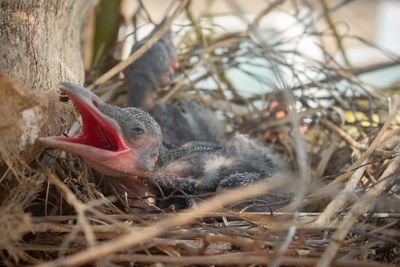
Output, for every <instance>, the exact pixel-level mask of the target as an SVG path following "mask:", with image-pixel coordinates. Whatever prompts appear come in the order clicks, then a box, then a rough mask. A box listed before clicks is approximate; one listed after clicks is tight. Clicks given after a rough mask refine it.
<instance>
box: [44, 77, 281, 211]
mask: <svg viewBox="0 0 400 267" xmlns="http://www.w3.org/2000/svg"><path fill="white" fill-rule="evenodd" d="M60 88H61V91H63V92H64V93H66V94H67V95H68V96H69V98H70V99H71V100H72V102H73V103H74V104H75V106H76V108H77V109H78V110H79V112H80V114H81V116H82V121H83V126H82V132H81V133H80V134H78V135H76V136H73V137H64V136H58V137H57V136H51V137H44V138H40V140H41V142H42V143H44V144H45V145H47V146H48V147H52V148H57V149H61V150H64V151H67V152H70V153H73V154H76V155H79V156H81V157H82V158H83V159H84V160H85V161H86V162H87V163H88V164H89V165H90V166H91V167H93V168H94V169H95V170H96V171H98V172H100V173H102V174H105V175H107V176H111V177H115V178H114V179H110V180H109V181H112V182H111V188H112V191H113V192H114V193H115V194H116V195H117V196H120V197H121V201H124V204H125V205H126V206H127V207H129V209H131V211H132V212H147V211H150V210H152V209H153V208H154V207H157V206H158V207H165V206H166V205H169V204H171V203H172V204H174V205H175V207H177V208H184V207H187V206H188V205H190V203H192V202H191V200H193V199H194V198H196V197H197V196H199V198H201V197H200V196H202V195H205V194H210V193H215V192H219V191H222V190H226V189H229V188H234V187H238V186H245V185H248V184H251V183H254V182H257V181H260V180H263V179H267V178H268V177H270V176H272V175H273V174H275V173H277V172H280V171H282V170H285V169H286V166H285V165H284V164H283V163H282V160H279V159H278V158H277V157H276V156H274V155H273V154H272V153H271V151H270V150H269V149H268V148H266V147H264V146H261V145H258V144H256V143H255V142H253V141H252V140H250V139H248V138H247V137H246V136H244V135H237V136H235V137H233V138H232V139H231V140H229V141H228V142H222V143H221V142H219V143H210V142H204V141H193V142H188V143H185V144H183V145H182V146H180V147H178V148H174V149H168V148H167V147H166V146H165V145H163V143H162V133H161V128H160V126H159V124H158V123H157V122H156V121H155V120H154V119H153V117H152V116H151V115H150V114H149V113H147V112H145V111H142V110H140V109H137V108H134V107H127V108H120V107H117V106H113V105H110V104H106V103H104V102H103V101H102V100H101V99H100V98H99V97H97V96H96V95H95V94H93V93H92V92H90V91H89V90H87V89H86V88H84V87H81V86H79V85H75V84H72V83H62V84H61V85H60ZM181 131H185V129H181ZM174 192H179V193H180V195H179V196H177V195H175V198H168V199H167V200H163V199H164V197H166V196H168V195H170V194H173V193H174ZM122 196H124V197H122ZM185 198H186V199H185ZM182 199H184V200H183V201H182ZM188 200H189V201H188ZM262 200H263V202H264V203H266V205H267V206H268V209H266V210H270V209H273V210H274V209H277V208H280V207H282V206H284V205H285V204H287V202H288V198H287V197H284V196H273V195H268V196H264V197H263V198H262Z"/></svg>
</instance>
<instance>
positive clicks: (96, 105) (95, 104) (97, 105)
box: [92, 100, 99, 108]
mask: <svg viewBox="0 0 400 267" xmlns="http://www.w3.org/2000/svg"><path fill="white" fill-rule="evenodd" d="M92 103H93V105H94V106H95V107H96V108H99V103H97V101H96V100H92Z"/></svg>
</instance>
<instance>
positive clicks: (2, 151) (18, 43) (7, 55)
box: [0, 0, 97, 163]
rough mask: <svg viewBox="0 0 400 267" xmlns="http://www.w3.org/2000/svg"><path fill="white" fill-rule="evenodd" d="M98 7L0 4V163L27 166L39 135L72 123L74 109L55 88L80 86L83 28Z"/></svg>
mask: <svg viewBox="0 0 400 267" xmlns="http://www.w3.org/2000/svg"><path fill="white" fill-rule="evenodd" d="M96 3H97V0H85V1H75V0H51V1H47V0H29V1H28V0H0V73H2V74H3V75H1V76H0V112H1V116H0V139H1V141H0V156H1V158H3V160H5V159H6V160H17V159H18V160H20V159H22V160H24V161H25V162H27V163H29V162H30V161H31V160H32V159H33V158H34V157H35V156H36V155H37V153H38V152H39V149H38V148H39V146H38V144H37V142H36V140H37V137H39V136H43V135H58V134H60V133H61V132H62V131H64V130H65V129H66V128H67V127H68V126H69V125H70V123H71V120H72V118H73V112H72V105H67V104H65V103H60V101H59V96H58V93H57V92H58V91H57V89H58V84H59V83H60V82H62V81H70V82H74V83H78V84H83V81H84V69H83V60H82V54H81V44H82V42H81V30H82V28H83V26H84V25H85V23H86V21H87V17H88V14H89V11H90V10H91V9H92V8H93V7H94V5H95V4H96ZM4 74H5V75H4ZM8 78H11V80H10V79H8ZM15 82H18V84H16V83H15Z"/></svg>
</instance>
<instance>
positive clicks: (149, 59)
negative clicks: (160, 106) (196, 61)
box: [125, 18, 179, 108]
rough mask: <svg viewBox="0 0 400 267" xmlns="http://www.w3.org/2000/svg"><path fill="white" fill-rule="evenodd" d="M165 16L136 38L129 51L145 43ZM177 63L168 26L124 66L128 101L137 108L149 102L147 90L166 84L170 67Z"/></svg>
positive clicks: (172, 70)
mask: <svg viewBox="0 0 400 267" xmlns="http://www.w3.org/2000/svg"><path fill="white" fill-rule="evenodd" d="M166 20H167V18H165V19H164V20H163V21H162V22H161V23H160V24H159V25H157V26H156V27H155V28H154V29H153V31H152V32H151V33H150V34H149V35H148V36H146V37H145V38H143V40H141V41H139V42H136V43H135V44H134V45H133V47H132V51H131V54H133V53H134V52H136V51H137V50H138V49H139V48H141V47H142V46H143V45H144V44H146V43H147V42H148V41H149V39H151V38H152V37H153V36H154V34H155V33H156V32H157V31H158V30H159V29H160V28H161V26H162V25H163V24H164V23H165V22H166ZM178 66H179V63H178V60H177V58H176V53H175V47H174V44H173V42H172V31H171V30H170V29H168V30H167V31H166V32H165V33H164V34H163V35H162V36H161V37H160V39H159V40H158V41H157V42H156V43H154V44H153V46H152V47H151V48H150V49H149V50H147V51H146V52H145V53H144V54H143V55H141V56H140V57H139V58H138V59H137V60H135V61H134V62H133V63H132V64H131V65H129V66H128V67H127V68H126V69H125V75H126V77H127V79H128V83H129V91H128V104H129V105H130V106H134V107H138V108H149V107H150V106H152V104H151V100H150V99H148V96H149V94H150V93H151V92H154V91H156V90H157V89H159V88H162V87H165V86H167V85H169V84H170V83H171V82H172V75H173V72H174V69H176V68H177V67H178Z"/></svg>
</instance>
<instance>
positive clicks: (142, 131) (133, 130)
mask: <svg viewBox="0 0 400 267" xmlns="http://www.w3.org/2000/svg"><path fill="white" fill-rule="evenodd" d="M132 133H133V134H134V135H142V134H144V130H143V129H142V128H140V127H136V128H133V129H132Z"/></svg>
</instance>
